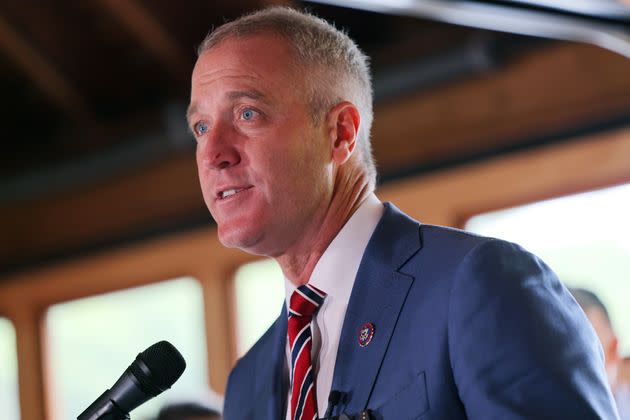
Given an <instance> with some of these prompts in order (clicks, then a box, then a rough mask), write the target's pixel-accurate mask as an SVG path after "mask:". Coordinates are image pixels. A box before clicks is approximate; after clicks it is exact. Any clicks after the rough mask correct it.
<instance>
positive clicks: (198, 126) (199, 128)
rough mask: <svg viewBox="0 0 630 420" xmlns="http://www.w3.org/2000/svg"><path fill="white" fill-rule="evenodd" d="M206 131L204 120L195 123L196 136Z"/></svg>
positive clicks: (206, 126) (206, 125)
mask: <svg viewBox="0 0 630 420" xmlns="http://www.w3.org/2000/svg"><path fill="white" fill-rule="evenodd" d="M207 132H208V124H206V123H205V122H198V123H197V124H195V133H196V134H197V135H198V136H203V135H204V134H206V133H207Z"/></svg>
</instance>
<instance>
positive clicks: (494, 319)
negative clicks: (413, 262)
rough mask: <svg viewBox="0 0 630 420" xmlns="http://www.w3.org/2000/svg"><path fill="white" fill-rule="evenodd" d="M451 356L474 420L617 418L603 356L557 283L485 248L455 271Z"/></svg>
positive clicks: (512, 255)
mask: <svg viewBox="0 0 630 420" xmlns="http://www.w3.org/2000/svg"><path fill="white" fill-rule="evenodd" d="M448 328H449V332H448V335H449V354H450V358H451V364H452V366H453V372H454V377H455V382H456V384H457V388H458V392H459V394H460V398H461V400H462V401H463V402H464V405H465V409H466V412H467V414H468V417H469V418H471V419H484V420H486V419H488V420H489V419H502V420H510V419H554V420H558V419H584V420H588V419H617V418H618V417H617V414H616V409H615V405H614V401H613V399H612V395H611V393H610V391H609V389H608V385H607V383H606V376H605V371H604V366H603V352H602V349H601V346H600V344H599V342H598V341H597V337H596V336H595V333H594V331H593V329H592V328H591V326H590V324H589V323H588V320H587V319H586V316H585V315H584V313H583V312H582V311H581V309H580V308H579V307H578V305H577V304H576V303H575V301H574V299H573V298H572V296H571V295H570V294H569V292H568V291H567V289H566V288H565V287H564V286H562V284H561V283H560V281H559V280H558V279H557V277H556V276H555V274H554V273H553V272H552V271H551V270H550V269H549V268H548V267H547V266H546V265H545V264H544V263H543V262H542V261H540V260H539V259H538V258H537V257H535V256H534V255H532V254H530V253H527V252H525V251H524V250H522V249H521V248H520V247H518V246H517V245H514V244H510V243H507V242H504V241H499V240H488V241H486V242H483V243H482V244H480V245H478V246H477V247H476V248H474V249H473V250H471V251H470V252H469V253H468V255H467V256H466V257H465V258H464V259H463V260H462V262H461V263H460V266H459V267H458V269H457V274H456V277H455V279H454V282H453V286H452V289H451V294H450V299H449V320H448Z"/></svg>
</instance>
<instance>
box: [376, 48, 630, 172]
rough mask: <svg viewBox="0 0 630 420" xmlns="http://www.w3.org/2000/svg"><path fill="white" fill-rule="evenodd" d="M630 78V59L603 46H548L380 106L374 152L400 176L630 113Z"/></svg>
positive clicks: (387, 167)
mask: <svg viewBox="0 0 630 420" xmlns="http://www.w3.org/2000/svg"><path fill="white" fill-rule="evenodd" d="M629 74H630V60H629V59H627V58H625V57H622V56H620V55H617V54H614V53H611V52H609V51H605V50H602V49H600V48H596V47H592V46H589V45H583V44H561V45H557V46H553V47H547V48H545V49H543V50H539V51H535V52H532V53H530V54H528V55H527V56H524V57H522V58H520V59H518V60H516V61H514V62H512V63H509V64H507V65H506V66H505V67H504V68H502V69H500V70H499V71H496V72H494V73H490V74H487V75H483V76H480V77H475V78H470V79H467V80H463V81H461V82H456V83H452V84H449V85H447V86H440V87H439V88H437V89H434V90H430V91H423V92H419V93H417V94H413V95H411V96H408V97H405V98H402V99H400V100H398V101H396V102H391V101H390V102H386V103H382V104H380V105H378V106H377V107H376V108H375V115H376V117H375V119H374V128H373V130H372V138H373V139H374V140H373V142H372V143H373V147H374V154H375V156H376V157H377V161H378V162H377V163H378V165H379V167H380V168H382V169H383V170H384V172H388V171H390V170H393V171H394V172H396V170H397V168H398V170H400V169H401V168H409V167H421V166H423V165H426V164H435V163H437V162H445V161H446V162H447V161H453V160H457V159H461V158H465V157H468V156H472V155H475V154H478V153H480V152H484V151H488V150H498V149H501V148H504V147H508V146H514V145H518V144H525V143H526V142H527V141H530V140H533V139H536V138H542V137H544V136H547V135H553V134H554V133H556V132H559V131H562V130H566V129H567V128H579V127H581V126H583V125H584V124H588V123H593V122H601V120H602V119H606V118H610V117H611V116H620V115H621V114H623V113H624V112H625V113H626V115H627V113H628V110H630V77H628V75H629Z"/></svg>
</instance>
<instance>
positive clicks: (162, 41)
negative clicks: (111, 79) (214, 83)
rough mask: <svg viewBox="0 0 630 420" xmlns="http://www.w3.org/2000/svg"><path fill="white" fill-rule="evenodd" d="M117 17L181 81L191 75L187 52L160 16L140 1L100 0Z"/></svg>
mask: <svg viewBox="0 0 630 420" xmlns="http://www.w3.org/2000/svg"><path fill="white" fill-rule="evenodd" d="M100 4H101V5H102V6H103V7H104V8H106V9H107V10H108V11H109V12H110V13H111V14H112V15H113V16H114V17H116V19H118V20H119V21H120V23H122V24H123V25H124V26H125V27H126V28H127V30H128V31H129V32H130V33H131V34H132V35H133V36H134V37H135V38H136V39H138V41H139V42H141V43H142V45H143V46H144V47H145V48H146V49H148V50H149V51H151V52H152V53H153V54H154V55H155V57H157V59H158V60H159V61H160V62H161V63H162V65H164V66H165V68H167V69H168V70H169V72H170V73H171V74H172V75H173V76H175V77H176V78H177V79H178V80H179V79H182V78H183V77H184V76H185V75H187V71H188V61H189V59H188V58H187V57H186V54H185V53H184V52H183V51H182V49H181V48H180V47H179V45H178V44H177V42H176V41H175V39H174V38H173V37H172V36H171V35H170V34H169V33H168V32H167V30H166V29H164V27H163V26H162V25H161V24H160V23H159V22H158V21H157V19H156V18H155V17H154V16H153V15H152V14H151V12H150V11H148V10H147V9H146V8H144V7H143V6H142V5H141V4H140V3H139V2H138V1H136V0H100Z"/></svg>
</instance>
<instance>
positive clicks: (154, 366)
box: [129, 341, 186, 396]
mask: <svg viewBox="0 0 630 420" xmlns="http://www.w3.org/2000/svg"><path fill="white" fill-rule="evenodd" d="M139 362H141V363H139ZM143 365H144V366H143ZM146 368H148V370H147V369H146ZM129 369H130V371H131V373H132V374H133V375H134V376H135V377H136V379H137V380H138V382H139V385H140V387H141V388H142V389H143V390H144V391H145V392H147V393H149V394H152V395H154V396H155V395H158V394H159V393H161V392H162V391H165V390H167V389H169V388H170V387H171V385H173V384H174V383H175V381H177V380H178V379H179V377H180V376H182V373H184V369H186V361H185V360H184V358H183V357H182V355H181V354H180V353H179V351H177V349H176V348H175V347H174V346H173V345H172V344H171V343H169V342H168V341H160V342H157V343H155V344H153V345H152V346H151V347H149V348H147V349H146V350H145V351H143V352H142V353H140V354H138V356H137V357H136V360H135V361H134V362H133V363H132V364H131V366H129Z"/></svg>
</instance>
